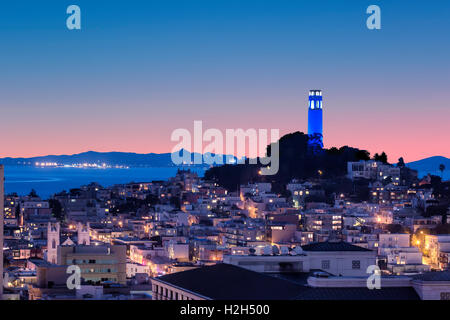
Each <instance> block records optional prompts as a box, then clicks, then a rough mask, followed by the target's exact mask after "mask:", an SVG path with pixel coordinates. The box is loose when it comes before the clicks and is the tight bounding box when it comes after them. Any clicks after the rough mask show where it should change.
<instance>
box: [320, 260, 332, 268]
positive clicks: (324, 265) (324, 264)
mask: <svg viewBox="0 0 450 320" xmlns="http://www.w3.org/2000/svg"><path fill="white" fill-rule="evenodd" d="M322 269H330V260H322Z"/></svg>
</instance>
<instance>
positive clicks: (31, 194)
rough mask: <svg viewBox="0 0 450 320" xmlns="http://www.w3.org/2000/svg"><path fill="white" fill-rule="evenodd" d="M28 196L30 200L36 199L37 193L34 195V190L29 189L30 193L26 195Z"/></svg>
mask: <svg viewBox="0 0 450 320" xmlns="http://www.w3.org/2000/svg"><path fill="white" fill-rule="evenodd" d="M28 196H29V197H32V198H37V197H38V195H37V193H36V190H34V189H31V191H30V193H29V194H28Z"/></svg>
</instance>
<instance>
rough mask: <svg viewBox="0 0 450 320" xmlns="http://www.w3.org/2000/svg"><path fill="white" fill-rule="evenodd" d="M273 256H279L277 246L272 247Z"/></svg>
mask: <svg viewBox="0 0 450 320" xmlns="http://www.w3.org/2000/svg"><path fill="white" fill-rule="evenodd" d="M272 252H273V255H277V254H280V249H278V247H277V246H272Z"/></svg>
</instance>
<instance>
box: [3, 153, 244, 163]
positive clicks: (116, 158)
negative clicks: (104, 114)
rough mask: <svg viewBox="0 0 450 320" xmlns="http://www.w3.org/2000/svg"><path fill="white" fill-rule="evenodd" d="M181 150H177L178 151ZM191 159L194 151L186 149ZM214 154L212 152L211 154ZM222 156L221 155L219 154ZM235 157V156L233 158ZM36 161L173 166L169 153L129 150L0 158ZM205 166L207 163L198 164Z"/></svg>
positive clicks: (6, 160)
mask: <svg viewBox="0 0 450 320" xmlns="http://www.w3.org/2000/svg"><path fill="white" fill-rule="evenodd" d="M180 152H181V150H180V151H179V153H180ZM186 152H187V153H188V155H189V156H190V157H191V159H193V155H194V153H190V152H189V151H186ZM212 155H214V154H212ZM219 156H222V157H224V156H223V155H219ZM234 159H236V158H234ZM36 162H52V163H57V164H58V165H73V164H82V163H91V164H93V163H96V164H103V163H105V164H107V165H110V166H128V167H174V166H176V165H174V164H173V162H172V158H171V153H148V154H139V153H130V152H95V151H88V152H83V153H78V154H73V155H48V156H41V157H31V158H2V159H0V164H4V165H35V163H36ZM200 166H207V165H200Z"/></svg>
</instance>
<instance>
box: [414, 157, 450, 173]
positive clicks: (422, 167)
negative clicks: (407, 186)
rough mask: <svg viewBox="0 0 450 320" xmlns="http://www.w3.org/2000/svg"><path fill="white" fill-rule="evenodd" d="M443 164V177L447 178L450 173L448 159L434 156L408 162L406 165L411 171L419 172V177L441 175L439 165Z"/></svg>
mask: <svg viewBox="0 0 450 320" xmlns="http://www.w3.org/2000/svg"><path fill="white" fill-rule="evenodd" d="M440 164H443V165H444V166H445V172H444V177H445V176H447V177H448V176H449V172H450V159H448V158H446V157H442V156H434V157H430V158H425V159H422V160H418V161H413V162H409V163H407V164H406V165H407V166H408V167H410V168H412V169H415V170H417V171H419V176H423V175H426V174H428V173H430V174H434V175H438V176H440V175H441V172H440V171H439V165H440Z"/></svg>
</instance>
